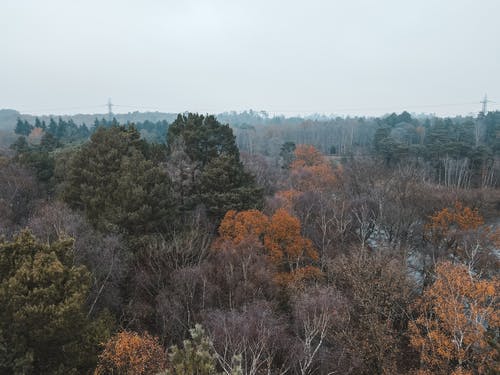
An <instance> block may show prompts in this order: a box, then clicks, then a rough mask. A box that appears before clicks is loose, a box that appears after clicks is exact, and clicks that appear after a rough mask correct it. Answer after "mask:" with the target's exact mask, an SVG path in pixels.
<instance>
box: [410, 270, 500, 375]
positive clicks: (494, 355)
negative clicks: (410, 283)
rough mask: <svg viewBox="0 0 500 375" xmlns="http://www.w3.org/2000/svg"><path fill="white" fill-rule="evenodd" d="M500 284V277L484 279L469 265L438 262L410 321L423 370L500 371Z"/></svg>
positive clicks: (477, 372) (449, 372)
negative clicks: (497, 335) (499, 335)
mask: <svg viewBox="0 0 500 375" xmlns="http://www.w3.org/2000/svg"><path fill="white" fill-rule="evenodd" d="M498 287H499V279H498V278H494V279H492V280H480V279H478V278H477V277H475V276H472V275H471V274H470V273H469V271H468V269H467V267H466V266H464V265H453V264H452V263H450V262H443V263H440V264H438V265H437V267H436V278H435V281H434V283H433V284H432V285H431V286H430V287H428V288H427V289H426V290H425V291H424V293H423V295H422V297H421V298H420V299H419V300H418V301H417V303H416V312H417V316H416V319H415V320H414V321H413V322H411V323H410V326H409V331H410V336H411V337H410V338H411V345H412V346H413V347H414V348H415V349H416V350H418V351H419V352H420V359H421V369H420V370H419V373H420V374H443V375H444V374H453V375H458V374H462V375H464V374H471V375H472V374H488V373H498V371H500V367H499V365H498V363H499V362H498V360H499V359H500V358H499V356H498V351H497V348H495V347H494V345H495V344H494V332H498V329H499V328H500V313H499V310H498V308H499V299H498ZM497 345H498V344H497Z"/></svg>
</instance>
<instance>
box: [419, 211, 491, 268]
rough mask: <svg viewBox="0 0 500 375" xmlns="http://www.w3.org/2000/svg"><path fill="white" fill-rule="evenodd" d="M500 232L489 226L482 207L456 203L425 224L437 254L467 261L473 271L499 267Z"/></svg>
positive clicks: (427, 238) (436, 256) (426, 231)
mask: <svg viewBox="0 0 500 375" xmlns="http://www.w3.org/2000/svg"><path fill="white" fill-rule="evenodd" d="M499 235H500V233H499V231H498V230H497V231H492V230H491V228H490V227H488V226H485V223H484V219H483V217H482V216H481V214H480V213H479V210H478V209H472V208H470V207H467V206H464V205H463V204H462V203H461V202H458V201H457V202H455V205H454V206H453V207H452V208H444V209H442V210H440V211H438V212H436V213H435V214H434V215H433V216H431V217H430V219H429V222H428V223H427V225H426V226H425V239H426V240H427V241H428V242H429V243H430V244H431V246H432V247H433V248H434V251H435V254H434V257H435V258H437V259H439V258H444V257H447V256H453V257H454V258H457V259H459V260H460V261H462V262H464V263H465V264H466V265H467V267H468V268H469V270H476V271H477V270H479V271H484V270H490V271H492V272H493V273H494V272H495V271H496V269H497V268H498V257H497V256H496V255H495V254H494V249H495V248H496V247H497V246H498V245H499V244H500V238H499Z"/></svg>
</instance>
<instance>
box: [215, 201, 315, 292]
mask: <svg viewBox="0 0 500 375" xmlns="http://www.w3.org/2000/svg"><path fill="white" fill-rule="evenodd" d="M300 229H301V226H300V221H299V220H298V219H297V218H296V217H294V216H292V215H291V214H290V213H288V212H287V211H286V210H284V209H278V210H277V211H276V212H275V213H274V215H273V216H272V217H270V218H269V217H268V216H267V215H265V214H263V213H262V212H260V211H258V210H248V211H241V212H236V211H228V212H227V213H226V215H225V217H224V219H223V220H222V222H221V224H220V227H219V234H220V238H219V239H220V240H221V241H230V242H232V243H233V244H234V245H238V244H239V243H241V242H242V241H249V240H250V241H256V242H258V243H260V244H262V245H263V248H264V250H265V251H266V253H267V255H268V257H269V260H270V261H271V262H272V263H273V264H274V265H276V267H277V268H278V273H277V276H276V280H277V281H278V282H280V283H290V282H292V281H299V280H303V279H305V278H311V277H316V276H318V275H319V274H320V271H319V269H318V268H317V267H315V266H313V265H312V263H314V262H315V261H317V260H318V253H317V251H316V250H315V249H314V247H313V245H312V243H311V241H310V240H309V239H307V238H304V237H303V236H302V235H301V231H300Z"/></svg>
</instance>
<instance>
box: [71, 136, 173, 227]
mask: <svg viewBox="0 0 500 375" xmlns="http://www.w3.org/2000/svg"><path fill="white" fill-rule="evenodd" d="M144 149H145V146H144V142H142V141H141V140H140V136H139V133H138V132H137V130H136V129H135V128H134V127H123V126H112V127H110V128H102V127H101V128H98V129H97V131H96V132H95V133H94V134H93V135H92V137H91V139H90V142H88V143H86V144H84V145H83V146H82V148H81V149H80V150H79V151H78V152H76V154H75V155H74V157H73V158H72V160H71V162H70V166H69V169H68V172H67V176H66V181H65V190H64V194H63V197H64V200H65V201H66V202H67V203H69V204H70V206H72V207H73V208H78V209H82V210H83V211H84V212H85V213H86V215H87V217H88V218H89V220H90V221H91V222H92V224H93V225H94V226H95V227H97V228H99V229H103V230H112V231H118V232H125V233H126V234H147V233H151V232H161V231H165V230H167V229H168V228H169V225H170V223H171V222H172V221H173V217H174V216H175V215H174V212H175V209H174V202H173V201H172V193H171V184H170V180H169V178H168V176H167V175H166V173H165V172H164V170H163V169H162V168H160V167H159V166H158V165H156V164H155V163H154V162H153V161H152V160H147V158H146V157H145V155H144V154H143V150H144Z"/></svg>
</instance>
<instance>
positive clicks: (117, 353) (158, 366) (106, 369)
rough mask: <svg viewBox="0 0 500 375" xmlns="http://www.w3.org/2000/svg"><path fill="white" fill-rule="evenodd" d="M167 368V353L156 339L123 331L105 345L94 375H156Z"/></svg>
mask: <svg viewBox="0 0 500 375" xmlns="http://www.w3.org/2000/svg"><path fill="white" fill-rule="evenodd" d="M165 367H166V353H165V350H164V349H163V347H162V346H161V345H160V343H159V342H158V339H157V338H156V337H153V336H151V335H149V334H147V333H145V334H142V335H140V334H138V333H137V332H128V331H123V332H119V333H117V334H116V335H115V336H113V337H112V338H111V339H110V340H109V341H108V342H107V343H106V344H105V348H104V351H103V352H102V353H101V355H99V360H98V364H97V368H96V370H95V372H94V375H105V374H106V375H107V374H116V375H143V374H144V375H145V374H156V373H158V372H160V371H162V370H164V369H165Z"/></svg>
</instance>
